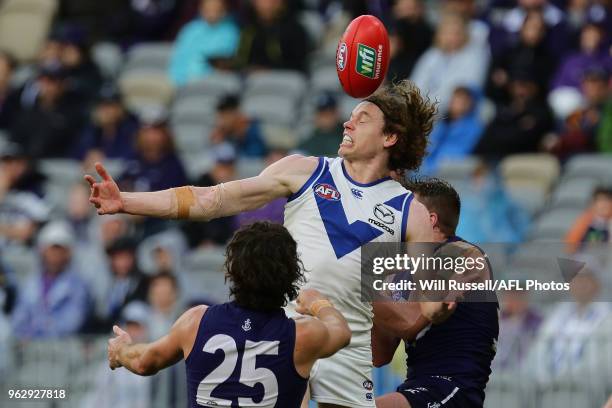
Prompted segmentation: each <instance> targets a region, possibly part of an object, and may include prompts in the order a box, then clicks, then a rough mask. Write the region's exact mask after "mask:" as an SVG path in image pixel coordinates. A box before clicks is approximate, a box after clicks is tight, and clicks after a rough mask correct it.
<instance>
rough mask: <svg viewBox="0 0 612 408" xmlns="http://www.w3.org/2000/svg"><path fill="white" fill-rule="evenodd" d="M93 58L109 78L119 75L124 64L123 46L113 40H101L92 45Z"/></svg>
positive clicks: (103, 73)
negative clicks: (112, 41)
mask: <svg viewBox="0 0 612 408" xmlns="http://www.w3.org/2000/svg"><path fill="white" fill-rule="evenodd" d="M91 58H92V59H93V61H94V62H95V63H96V65H97V66H98V68H100V71H101V72H102V75H104V77H105V78H107V79H113V78H115V77H117V75H118V74H119V71H120V70H121V66H122V64H123V53H122V52H121V48H120V47H119V46H118V45H117V44H114V43H111V42H100V43H97V44H94V45H93V46H92V47H91Z"/></svg>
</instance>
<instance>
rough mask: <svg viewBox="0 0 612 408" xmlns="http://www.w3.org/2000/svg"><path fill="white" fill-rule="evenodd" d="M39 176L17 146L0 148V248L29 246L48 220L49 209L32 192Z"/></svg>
mask: <svg viewBox="0 0 612 408" xmlns="http://www.w3.org/2000/svg"><path fill="white" fill-rule="evenodd" d="M40 177H41V176H40V175H38V174H37V173H36V172H35V170H32V164H31V162H30V160H29V159H28V158H27V157H26V156H25V154H24V153H23V151H22V149H21V148H20V147H19V146H18V145H15V144H10V143H9V144H7V145H5V146H4V147H3V148H2V150H0V248H1V247H3V246H7V245H13V244H20V245H26V246H29V245H30V244H31V243H32V240H33V239H34V237H35V235H36V232H37V231H38V228H39V226H40V225H41V224H42V223H44V222H45V221H47V218H48V217H49V208H48V207H47V205H46V204H45V202H44V201H43V200H42V199H41V198H40V197H39V196H37V195H36V194H35V193H34V191H38V188H39V183H40Z"/></svg>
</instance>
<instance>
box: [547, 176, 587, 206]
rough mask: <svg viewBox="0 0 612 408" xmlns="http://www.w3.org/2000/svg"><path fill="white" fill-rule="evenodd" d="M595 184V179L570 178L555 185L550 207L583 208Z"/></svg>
mask: <svg viewBox="0 0 612 408" xmlns="http://www.w3.org/2000/svg"><path fill="white" fill-rule="evenodd" d="M596 186H597V180H595V179H591V178H587V179H583V178H570V179H567V180H566V181H563V182H562V183H561V184H559V185H558V186H557V188H556V189H555V191H554V193H553V197H552V201H551V203H550V207H551V208H562V207H570V208H571V207H573V208H585V207H586V206H587V205H588V203H589V201H590V199H591V195H592V193H593V190H594V189H595V187H596Z"/></svg>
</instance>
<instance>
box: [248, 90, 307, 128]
mask: <svg viewBox="0 0 612 408" xmlns="http://www.w3.org/2000/svg"><path fill="white" fill-rule="evenodd" d="M242 110H243V111H244V112H245V113H246V114H247V115H249V116H251V117H255V118H258V119H260V120H261V121H262V122H268V123H274V124H279V125H291V124H292V123H293V121H294V120H295V119H296V106H295V100H294V99H293V98H286V97H285V98H283V97H279V96H274V95H259V96H250V97H247V98H245V99H244V100H243V101H242Z"/></svg>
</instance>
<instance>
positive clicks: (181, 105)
mask: <svg viewBox="0 0 612 408" xmlns="http://www.w3.org/2000/svg"><path fill="white" fill-rule="evenodd" d="M216 103H217V98H215V97H214V96H207V95H201V96H190V97H182V98H177V99H176V100H175V101H174V103H173V104H172V109H171V111H170V120H171V121H172V122H173V123H175V124H181V123H184V122H189V123H201V124H207V125H209V126H212V124H213V121H214V116H215V106H216Z"/></svg>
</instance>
